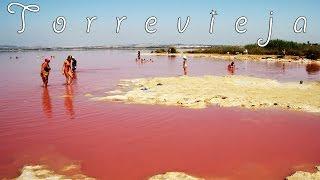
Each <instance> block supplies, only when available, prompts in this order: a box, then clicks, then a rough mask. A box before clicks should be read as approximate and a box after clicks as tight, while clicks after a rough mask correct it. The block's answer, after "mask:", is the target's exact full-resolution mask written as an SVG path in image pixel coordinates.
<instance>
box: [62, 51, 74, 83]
mask: <svg viewBox="0 0 320 180" xmlns="http://www.w3.org/2000/svg"><path fill="white" fill-rule="evenodd" d="M71 61H72V56H68V58H67V59H66V60H65V61H64V62H63V66H62V74H63V75H64V76H65V77H66V85H70V84H72V79H73V71H72V62H71Z"/></svg>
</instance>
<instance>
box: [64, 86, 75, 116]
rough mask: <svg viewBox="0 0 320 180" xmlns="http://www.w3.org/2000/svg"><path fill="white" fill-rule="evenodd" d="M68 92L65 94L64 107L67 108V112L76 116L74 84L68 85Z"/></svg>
mask: <svg viewBox="0 0 320 180" xmlns="http://www.w3.org/2000/svg"><path fill="white" fill-rule="evenodd" d="M65 88H66V92H65V95H64V107H65V108H66V112H67V114H68V115H69V116H70V117H71V118H74V110H73V86H72V85H66V86H65Z"/></svg>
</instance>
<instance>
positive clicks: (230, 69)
mask: <svg viewBox="0 0 320 180" xmlns="http://www.w3.org/2000/svg"><path fill="white" fill-rule="evenodd" d="M235 68H236V66H235V65H234V62H233V61H232V62H231V64H229V65H228V72H229V73H230V74H231V75H233V74H234V70H235Z"/></svg>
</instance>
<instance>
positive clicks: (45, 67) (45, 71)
mask: <svg viewBox="0 0 320 180" xmlns="http://www.w3.org/2000/svg"><path fill="white" fill-rule="evenodd" d="M49 63H50V59H48V58H46V59H45V60H44V62H43V63H42V64H41V71H40V76H41V78H42V82H43V86H44V87H47V86H48V82H49V73H50V71H51V68H50V65H49Z"/></svg>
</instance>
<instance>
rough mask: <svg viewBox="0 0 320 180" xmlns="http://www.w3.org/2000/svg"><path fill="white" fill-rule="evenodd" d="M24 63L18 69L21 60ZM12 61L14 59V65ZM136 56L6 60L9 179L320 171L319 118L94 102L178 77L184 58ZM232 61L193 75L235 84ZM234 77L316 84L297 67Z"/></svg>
mask: <svg viewBox="0 0 320 180" xmlns="http://www.w3.org/2000/svg"><path fill="white" fill-rule="evenodd" d="M69 54H72V55H74V56H75V57H76V58H77V59H78V66H79V67H78V68H79V69H78V73H77V80H76V81H75V83H74V84H73V85H72V86H69V87H66V86H64V85H63V83H64V77H63V76H62V75H61V73H60V69H61V65H62V62H63V59H64V58H65V57H66V56H67V55H69ZM44 55H46V56H50V55H54V56H55V57H56V58H55V59H54V60H52V62H51V67H52V69H53V71H52V72H51V74H50V81H49V84H50V86H49V87H48V88H43V87H41V80H40V76H39V69H40V64H41V61H42V60H41V57H42V56H44ZM16 56H17V57H18V59H16V58H15V57H16ZM10 57H12V58H11V59H10ZM135 57H136V53H135V52H133V51H109V50H107V51H73V52H20V53H1V54H0V94H1V96H0V144H1V146H0V155H1V156H0V179H1V178H4V177H17V176H18V175H19V169H21V168H22V167H23V166H24V165H26V164H45V165H48V166H49V167H50V168H51V169H53V170H59V169H61V168H62V167H63V166H65V165H69V164H79V165H80V166H81V168H82V172H83V174H86V175H88V176H91V177H96V178H98V179H112V180H118V179H119V180H122V179H130V180H139V179H146V178H147V177H150V176H152V175H155V174H159V173H163V172H167V171H183V172H186V173H188V174H192V175H195V176H199V177H204V178H207V179H214V178H226V179H266V180H269V179H283V178H284V177H285V176H288V175H289V174H291V173H292V172H293V171H295V170H310V169H311V168H312V167H313V166H314V165H319V164H320V156H319V151H320V143H318V137H319V135H320V131H319V129H320V116H319V115H316V114H309V113H300V112H289V111H280V110H259V111H250V110H244V109H238V108H219V107H210V108H207V109H203V110H190V109H184V108H178V107H165V106H145V105H127V104H121V103H111V102H93V101H90V100H89V98H88V97H86V96H85V94H87V93H90V94H94V95H96V94H97V95H101V94H103V93H104V92H106V91H109V90H113V89H115V87H116V85H117V83H118V82H119V80H120V79H128V78H130V79H131V78H140V77H153V76H178V75H182V74H183V70H182V61H181V59H180V58H168V57H144V58H146V59H150V58H152V59H153V61H154V62H153V63H145V64H140V63H136V62H135ZM228 63H229V62H228V61H223V60H216V61H212V60H206V59H201V58H198V59H194V60H193V59H191V60H189V62H188V74H189V75H192V76H194V75H227V74H229V72H227V70H226V66H227V64H228ZM236 67H237V70H236V71H235V74H238V75H239V74H240V75H249V76H256V77H267V78H273V79H277V80H279V81H296V82H297V83H299V81H300V80H303V81H314V80H318V79H319V73H318V72H313V73H308V72H307V71H306V66H305V65H303V64H298V63H287V64H285V69H283V64H282V63H270V62H246V61H241V62H237V61H236Z"/></svg>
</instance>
